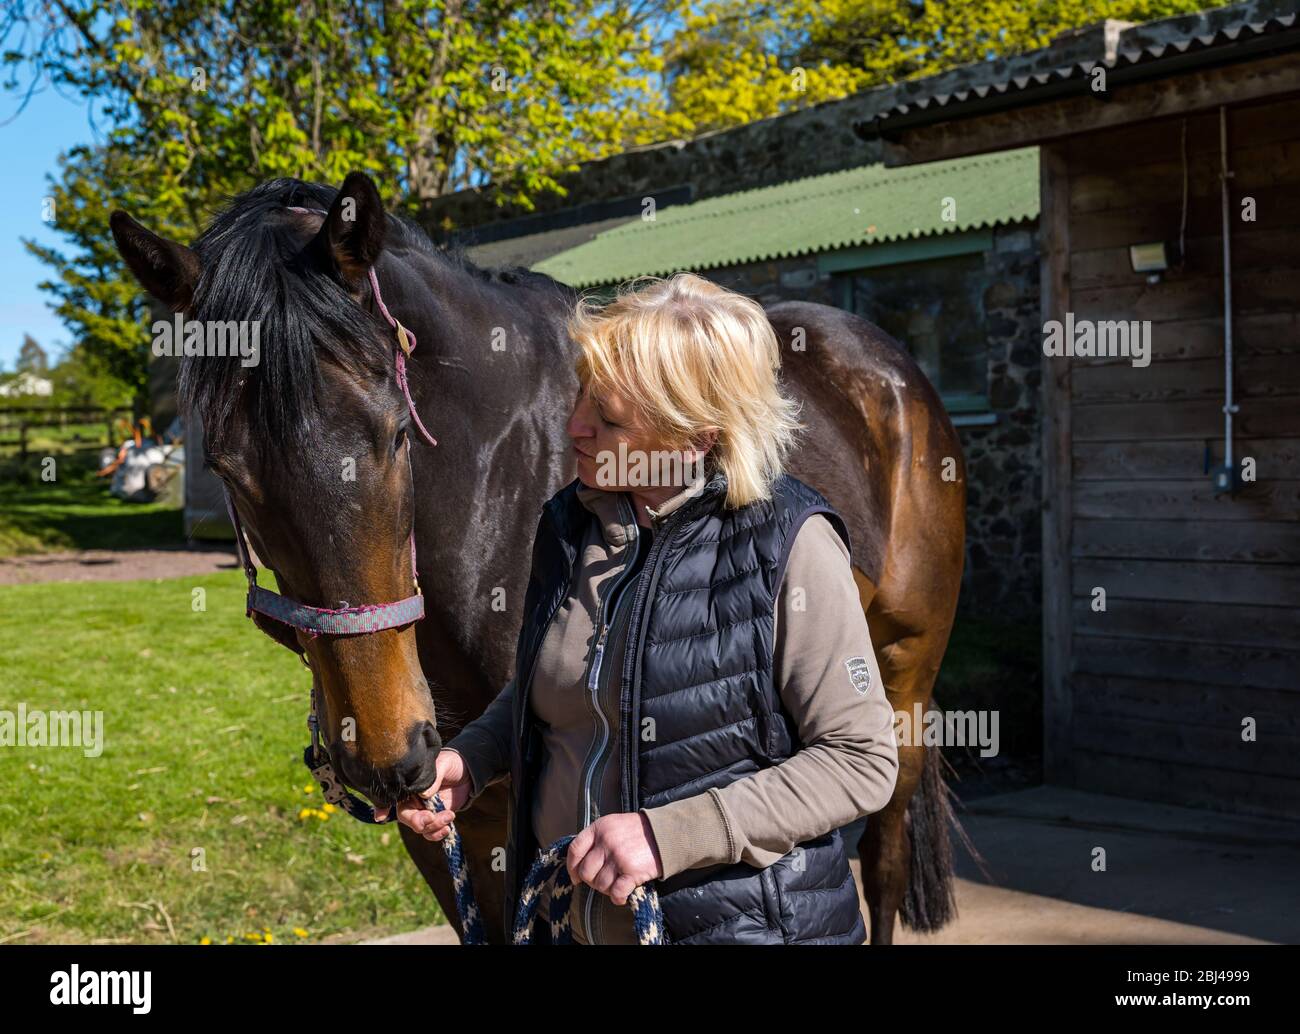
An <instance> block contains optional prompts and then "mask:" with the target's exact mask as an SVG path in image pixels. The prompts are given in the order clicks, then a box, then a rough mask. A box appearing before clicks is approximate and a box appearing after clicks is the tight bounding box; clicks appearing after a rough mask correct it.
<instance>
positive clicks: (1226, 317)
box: [1219, 105, 1237, 482]
mask: <svg viewBox="0 0 1300 1034" xmlns="http://www.w3.org/2000/svg"><path fill="white" fill-rule="evenodd" d="M1219 177H1220V184H1221V185H1220V192H1221V195H1222V199H1223V465H1224V467H1225V468H1226V472H1227V474H1228V478H1229V481H1230V482H1232V481H1233V480H1235V478H1234V472H1233V457H1232V415H1233V414H1234V413H1236V412H1237V405H1236V403H1235V402H1233V398H1232V239H1231V238H1232V234H1231V226H1232V224H1231V222H1230V218H1231V217H1230V213H1229V206H1228V180H1230V179H1231V178H1232V172H1231V170H1229V168H1228V109H1227V107H1226V106H1225V105H1220V107H1219Z"/></svg>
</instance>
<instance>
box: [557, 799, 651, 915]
mask: <svg viewBox="0 0 1300 1034" xmlns="http://www.w3.org/2000/svg"><path fill="white" fill-rule="evenodd" d="M565 864H566V865H567V866H568V869H569V875H570V876H572V877H573V882H574V883H575V884H576V883H585V884H587V886H589V887H591V888H592V889H593V890H597V891H599V892H600V893H601V894H604V895H606V896H607V897H608V898H609V899H610V900H611V901H612V902H614V904H616V905H626V904H627V896H628V895H629V894H631V893H632V891H634V890H636V888H637V887H639V886H641V884H643V883H648V882H649V881H650V880H656V879H658V878H659V877H660V876H662V875H663V871H664V870H663V864H662V862H661V861H660V860H659V847H658V845H657V844H656V843H655V835H654V832H653V831H652V830H651V829H650V822H649V820H648V819H646V817H645V816H644V815H642V814H641V813H640V812H634V813H630V814H629V813H623V814H618V815H602V816H601V817H600V818H598V819H597V820H596V821H595V822H593V823H592V824H591V825H590V826H588V827H587V828H586V829H584V830H583V831H582V832H581V833H579V834H578V835H577V836H576V837H574V838H573V842H572V843H571V844H570V845H569V853H568V855H567V856H566V858H565Z"/></svg>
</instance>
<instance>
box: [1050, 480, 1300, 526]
mask: <svg viewBox="0 0 1300 1034" xmlns="http://www.w3.org/2000/svg"><path fill="white" fill-rule="evenodd" d="M1073 493H1074V512H1075V516H1076V517H1077V518H1083V517H1090V518H1093V519H1094V520H1103V519H1106V518H1110V517H1121V518H1134V519H1141V518H1144V517H1151V518H1157V517H1184V518H1186V519H1188V520H1201V521H1252V522H1253V521H1294V520H1296V519H1297V514H1300V481H1271V480H1270V481H1257V482H1255V483H1254V484H1247V485H1245V486H1244V487H1243V488H1242V489H1241V490H1240V491H1238V492H1236V493H1234V494H1233V495H1226V494H1225V495H1216V494H1215V491H1214V486H1213V484H1211V482H1210V479H1209V477H1208V475H1207V476H1206V477H1202V478H1195V479H1192V480H1188V481H1077V482H1075V483H1074V486H1073Z"/></svg>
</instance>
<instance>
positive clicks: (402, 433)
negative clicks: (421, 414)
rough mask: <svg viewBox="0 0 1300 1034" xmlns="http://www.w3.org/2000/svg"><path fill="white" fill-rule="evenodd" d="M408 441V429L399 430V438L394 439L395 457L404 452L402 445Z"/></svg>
mask: <svg viewBox="0 0 1300 1034" xmlns="http://www.w3.org/2000/svg"><path fill="white" fill-rule="evenodd" d="M405 441H406V428H405V427H403V428H401V429H399V430H398V432H397V437H396V438H394V439H393V455H397V453H399V452H401V451H402V445H403V443H404V442H405Z"/></svg>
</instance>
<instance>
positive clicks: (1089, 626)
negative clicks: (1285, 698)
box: [1074, 595, 1300, 715]
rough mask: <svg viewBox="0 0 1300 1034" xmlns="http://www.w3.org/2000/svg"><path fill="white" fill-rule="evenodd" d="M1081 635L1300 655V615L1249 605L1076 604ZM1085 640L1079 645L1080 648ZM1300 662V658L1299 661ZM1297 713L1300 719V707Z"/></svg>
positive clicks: (1084, 599)
mask: <svg viewBox="0 0 1300 1034" xmlns="http://www.w3.org/2000/svg"><path fill="white" fill-rule="evenodd" d="M1074 630H1075V633H1076V635H1079V636H1084V635H1107V636H1114V637H1117V638H1120V639H1159V640H1164V641H1167V642H1188V643H1198V644H1199V643H1206V642H1213V643H1216V644H1218V645H1222V646H1228V645H1231V646H1259V647H1270V648H1276V649H1282V650H1291V651H1294V650H1296V649H1300V609H1298V608H1296V607H1262V606H1255V605H1253V604H1249V603H1233V604H1222V603H1202V602H1200V601H1199V600H1196V601H1186V600H1180V601H1178V602H1173V601H1170V600H1126V599H1122V598H1120V597H1118V596H1109V595H1108V596H1107V599H1106V610H1105V611H1104V612H1100V613H1099V612H1097V611H1095V610H1093V609H1092V599H1091V597H1088V596H1077V597H1075V600H1074ZM1079 641H1080V640H1076V642H1079ZM1297 661H1298V662H1300V654H1298V655H1297ZM1296 677H1297V680H1300V674H1298V675H1297V676H1296ZM1296 712H1297V714H1298V715H1300V705H1297V707H1296Z"/></svg>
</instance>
